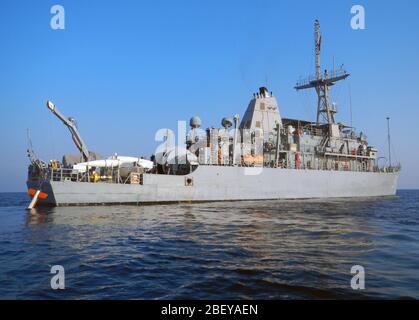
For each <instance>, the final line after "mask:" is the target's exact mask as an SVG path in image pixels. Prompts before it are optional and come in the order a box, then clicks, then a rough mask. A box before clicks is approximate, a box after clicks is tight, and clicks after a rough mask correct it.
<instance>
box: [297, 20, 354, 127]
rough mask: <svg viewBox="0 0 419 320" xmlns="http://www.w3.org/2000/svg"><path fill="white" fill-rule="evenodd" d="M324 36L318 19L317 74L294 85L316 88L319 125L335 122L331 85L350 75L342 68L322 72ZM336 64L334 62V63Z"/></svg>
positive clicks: (316, 32) (315, 40)
mask: <svg viewBox="0 0 419 320" xmlns="http://www.w3.org/2000/svg"><path fill="white" fill-rule="evenodd" d="M321 42H322V36H321V33H320V22H319V20H316V21H315V22H314V54H315V58H316V74H315V76H314V77H313V76H311V77H309V78H307V79H306V80H302V81H300V82H297V85H296V86H295V87H294V88H295V89H296V90H302V89H309V88H315V89H316V93H317V125H320V123H321V120H323V121H322V123H327V124H329V125H331V124H334V123H335V113H336V112H337V110H336V108H333V107H331V105H330V102H329V91H330V89H329V87H331V86H333V85H334V84H335V82H337V81H340V80H344V79H346V78H347V77H349V73H347V72H346V71H345V70H343V69H342V68H340V69H339V70H336V71H335V70H334V67H333V70H332V72H331V73H330V74H329V73H328V71H327V70H325V71H324V74H322V72H321V65H320V52H321ZM333 64H334V63H333Z"/></svg>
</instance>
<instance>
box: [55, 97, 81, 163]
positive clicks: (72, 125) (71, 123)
mask: <svg viewBox="0 0 419 320" xmlns="http://www.w3.org/2000/svg"><path fill="white" fill-rule="evenodd" d="M47 108H48V109H49V110H51V112H52V113H53V114H54V115H55V116H56V117H57V118H58V119H60V120H61V121H62V122H63V123H64V124H65V125H66V126H67V128H68V129H69V130H70V133H71V137H72V138H73V141H74V143H75V145H76V147H77V149H79V150H80V152H81V154H82V157H83V161H89V150H88V149H87V146H86V144H85V143H84V141H83V139H82V138H81V136H80V133H79V131H78V130H77V126H76V122H75V120H74V119H73V118H67V117H66V116H64V115H63V114H62V113H61V112H60V111H59V110H58V109H57V107H56V106H55V105H54V103H52V102H51V101H49V100H48V101H47Z"/></svg>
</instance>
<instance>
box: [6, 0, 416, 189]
mask: <svg viewBox="0 0 419 320" xmlns="http://www.w3.org/2000/svg"><path fill="white" fill-rule="evenodd" d="M54 4H60V5H62V6H64V8H65V30H52V29H51V27H50V19H51V17H52V14H50V8H51V6H52V5H54ZM354 4H361V5H363V6H364V7H365V10H366V29H365V30H357V31H355V30H352V29H351V27H350V19H351V17H352V15H351V13H350V9H351V7H352V5H354ZM418 16H419V2H418V1H416V0H411V1H407V0H406V1H397V2H393V1H375V0H374V1H357V2H352V1H345V0H343V1H278V0H276V1H275V0H273V1H243V0H241V1H184V0H178V1H92V0H89V1H75V0H72V1H69V0H56V1H29V0H28V1H19V0H17V1H2V2H1V3H0V49H1V50H0V58H1V59H0V112H1V113H0V137H1V139H0V150H1V157H0V192H3V191H24V190H25V179H26V170H27V165H28V160H27V158H26V148H27V139H26V129H27V128H29V129H30V130H31V136H32V141H33V144H34V146H35V149H36V151H37V152H38V154H39V155H40V156H41V158H43V159H44V160H50V159H53V158H57V159H61V157H62V155H63V154H65V153H76V149H75V147H74V145H73V143H72V140H71V138H70V135H69V133H68V131H67V129H66V128H65V127H64V126H63V125H62V124H61V123H60V122H59V121H58V120H57V119H56V118H54V117H53V116H52V115H51V114H50V112H49V111H48V110H47V109H46V107H45V102H46V100H47V99H51V100H52V101H54V102H55V103H56V104H57V106H58V107H59V108H60V109H61V111H62V112H63V113H65V114H66V115H69V116H70V115H71V116H74V117H75V118H76V119H77V121H78V124H79V130H80V131H81V133H82V136H83V138H84V139H85V141H86V142H87V144H88V146H89V148H90V149H91V150H93V151H98V152H99V153H101V154H102V155H110V154H113V153H114V152H118V154H121V155H146V156H149V155H150V154H152V153H153V151H154V150H155V148H156V146H157V145H158V144H159V143H158V142H155V141H154V134H155V132H156V130H158V129H160V128H165V127H167V128H173V129H176V126H177V121H178V120H188V119H189V118H190V117H191V116H192V115H199V116H200V117H201V119H202V121H203V126H205V127H207V126H212V125H214V126H218V125H219V123H220V120H221V118H222V117H224V116H231V115H233V114H234V113H239V114H240V115H243V113H244V111H245V109H246V107H247V104H248V101H249V99H250V98H251V95H252V93H253V92H255V91H256V90H257V89H258V87H259V86H261V85H267V86H268V87H269V89H270V90H272V91H273V92H274V93H275V95H276V96H277V99H278V101H279V103H280V107H281V112H282V115H283V116H285V117H298V118H303V119H309V120H312V119H315V112H316V107H315V103H316V102H315V97H314V94H313V93H312V92H304V93H302V92H300V93H298V92H296V91H295V90H294V89H293V86H294V84H295V82H296V80H297V79H298V78H299V77H300V76H305V75H308V74H311V73H313V72H314V57H313V22H314V20H315V19H316V18H318V19H320V22H321V28H322V33H323V42H322V50H323V52H322V64H323V67H331V66H332V62H333V57H334V60H335V64H336V66H339V65H341V64H342V63H344V65H345V68H346V69H347V70H348V71H350V72H351V77H350V79H348V80H347V81H345V82H341V83H340V84H339V85H337V86H336V87H334V88H333V94H332V97H333V101H336V102H337V103H338V104H339V106H340V107H339V110H340V113H339V114H338V120H339V121H342V122H346V123H349V121H350V120H349V119H350V117H349V114H350V113H349V93H348V92H349V85H350V87H351V91H352V104H353V121H354V126H355V127H356V128H357V129H358V130H359V131H363V132H365V133H366V134H367V136H368V137H369V141H370V144H372V145H375V146H377V147H378V148H379V149H380V150H381V155H384V156H385V155H386V154H387V148H386V143H387V140H386V120H385V118H386V116H390V117H391V125H392V141H393V143H392V144H393V159H395V160H397V161H399V162H401V164H402V165H403V172H402V176H401V179H400V187H401V188H419V166H418V164H419V133H418V129H417V128H418V120H419V19H418Z"/></svg>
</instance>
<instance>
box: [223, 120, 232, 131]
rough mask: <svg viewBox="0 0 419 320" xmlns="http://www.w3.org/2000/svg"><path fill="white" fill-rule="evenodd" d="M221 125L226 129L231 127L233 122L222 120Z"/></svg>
mask: <svg viewBox="0 0 419 320" xmlns="http://www.w3.org/2000/svg"><path fill="white" fill-rule="evenodd" d="M221 125H222V126H223V127H224V128H226V129H228V128H230V127H231V126H232V125H233V121H232V120H231V119H230V118H223V120H221Z"/></svg>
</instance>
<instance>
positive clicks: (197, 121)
mask: <svg viewBox="0 0 419 320" xmlns="http://www.w3.org/2000/svg"><path fill="white" fill-rule="evenodd" d="M189 125H190V126H191V128H194V129H195V128H199V127H200V126H201V119H200V118H199V117H198V116H195V117H192V118H191V120H190V121H189Z"/></svg>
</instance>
